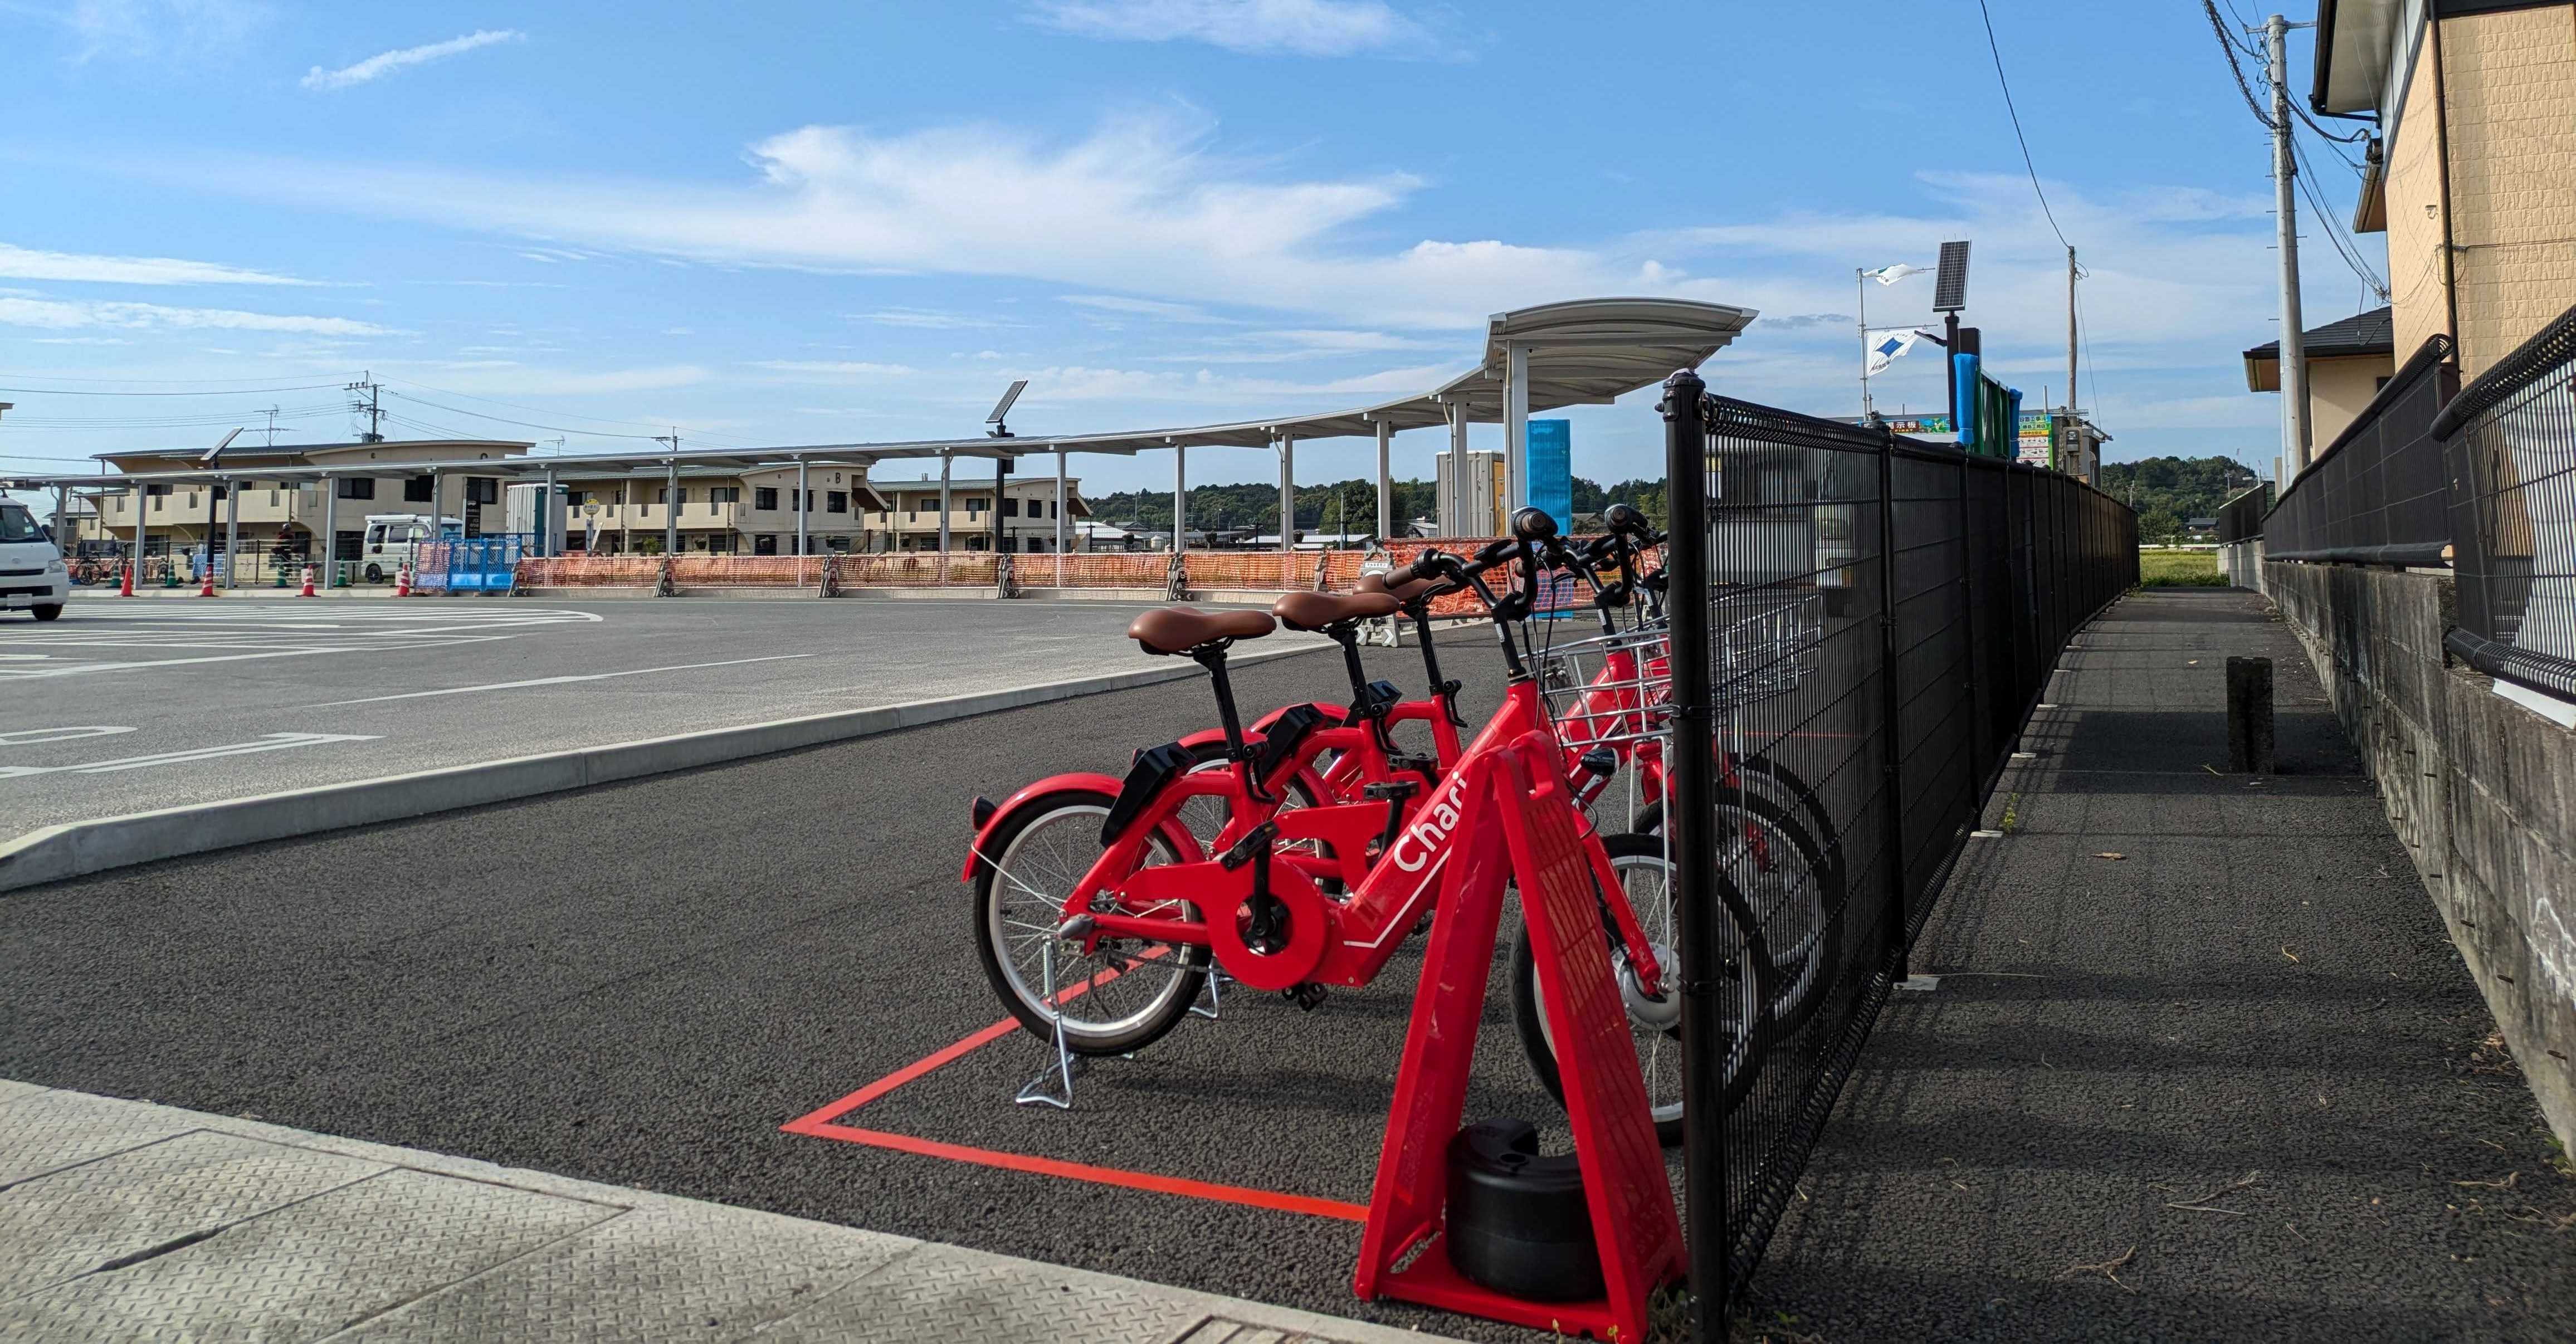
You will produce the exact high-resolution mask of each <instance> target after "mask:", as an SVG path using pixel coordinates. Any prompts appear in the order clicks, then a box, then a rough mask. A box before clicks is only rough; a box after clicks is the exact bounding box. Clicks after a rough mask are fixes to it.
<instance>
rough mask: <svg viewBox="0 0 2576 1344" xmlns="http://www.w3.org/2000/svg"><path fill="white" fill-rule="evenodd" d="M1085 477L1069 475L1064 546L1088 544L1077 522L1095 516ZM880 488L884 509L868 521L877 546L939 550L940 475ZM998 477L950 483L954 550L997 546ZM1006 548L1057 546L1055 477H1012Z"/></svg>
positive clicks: (1005, 512)
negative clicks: (1083, 487) (995, 501)
mask: <svg viewBox="0 0 2576 1344" xmlns="http://www.w3.org/2000/svg"><path fill="white" fill-rule="evenodd" d="M1081 484H1082V483H1081V481H1080V480H1079V479H1078V478H1073V477H1068V478H1066V480H1065V487H1064V488H1065V497H1064V515H1063V521H1064V534H1065V549H1066V550H1068V551H1079V550H1083V549H1085V545H1084V538H1085V536H1086V534H1085V533H1084V532H1083V531H1082V529H1081V528H1080V527H1079V526H1078V525H1077V524H1078V522H1079V520H1082V519H1087V518H1089V517H1091V505H1090V503H1089V502H1088V501H1086V500H1084V499H1083V497H1082V490H1081ZM875 485H876V490H877V493H878V494H880V495H881V496H883V497H884V501H885V502H884V505H883V507H882V509H881V510H880V511H879V512H876V513H874V514H871V515H870V516H869V519H868V525H869V526H870V527H871V528H873V529H875V530H876V531H877V532H878V533H879V534H880V535H881V536H882V537H883V538H884V540H883V542H882V544H880V545H877V546H872V547H870V548H868V549H872V550H888V551H935V550H938V549H939V479H938V478H937V477H935V476H925V477H923V478H921V479H920V480H917V481H882V480H881V481H878V482H876V483H875ZM993 499H994V495H993V478H992V477H990V476H984V477H978V478H975V479H971V480H970V479H965V478H956V479H952V480H950V481H949V483H948V502H949V511H948V544H949V547H950V548H951V549H953V550H960V551H982V550H990V549H992V545H993V523H994V518H993ZM1001 514H1002V516H1001V526H1002V549H1003V550H1005V551H1010V552H1015V553H1018V554H1024V555H1035V554H1042V553H1046V552H1051V551H1053V550H1054V549H1055V530H1056V521H1057V515H1056V498H1055V477H1053V476H1030V477H1026V478H1023V479H1019V480H1013V481H1011V482H1010V483H1009V484H1008V485H1006V486H1004V487H1003V489H1002V492H1001Z"/></svg>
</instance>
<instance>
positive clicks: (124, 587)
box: [116, 560, 134, 597]
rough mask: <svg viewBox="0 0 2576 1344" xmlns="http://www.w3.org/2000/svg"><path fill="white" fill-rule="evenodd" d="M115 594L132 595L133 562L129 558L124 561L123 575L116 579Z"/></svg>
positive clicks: (119, 595) (120, 595)
mask: <svg viewBox="0 0 2576 1344" xmlns="http://www.w3.org/2000/svg"><path fill="white" fill-rule="evenodd" d="M116 595H117V596H118V597H132V596H134V562H133V561H131V560H128V561H126V562H125V574H124V577H122V578H120V579H118V580H117V581H116Z"/></svg>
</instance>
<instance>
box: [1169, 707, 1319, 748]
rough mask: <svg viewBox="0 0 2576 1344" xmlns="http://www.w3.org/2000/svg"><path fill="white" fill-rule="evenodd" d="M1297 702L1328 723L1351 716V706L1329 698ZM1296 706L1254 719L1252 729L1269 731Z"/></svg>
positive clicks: (1282, 708)
mask: <svg viewBox="0 0 2576 1344" xmlns="http://www.w3.org/2000/svg"><path fill="white" fill-rule="evenodd" d="M1297 704H1300V705H1310V706H1312V707H1313V708H1314V710H1315V711H1316V712H1317V713H1319V714H1322V715H1323V716H1324V721H1325V722H1326V723H1340V722H1342V721H1343V720H1345V719H1347V718H1349V717H1350V716H1351V707H1350V706H1348V705H1341V704H1335V703H1333V702H1332V701H1329V700H1300V701H1298V702H1297ZM1296 707H1297V705H1281V706H1280V707H1279V708H1277V709H1274V710H1272V711H1270V712H1269V713H1267V714H1264V715H1262V716H1261V717H1260V718H1257V719H1254V720H1253V721H1252V730H1253V731H1254V732H1257V733H1267V732H1269V731H1270V725H1272V724H1274V723H1277V722H1278V721H1279V716H1280V715H1282V714H1285V713H1287V712H1288V711H1289V710H1292V709H1295V708H1296ZM1224 736H1225V734H1224V733H1222V732H1220V733H1218V734H1217V737H1218V738H1219V739H1220V740H1221V739H1223V738H1224ZM1182 740H1183V741H1187V740H1188V739H1187V738H1183V739H1182Z"/></svg>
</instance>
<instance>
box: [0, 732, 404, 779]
mask: <svg viewBox="0 0 2576 1344" xmlns="http://www.w3.org/2000/svg"><path fill="white" fill-rule="evenodd" d="M378 740H379V739H378V738H374V737H362V736H357V735H354V734H350V733H269V734H266V735H265V736H263V737H261V738H260V740H259V741H256V742H233V743H227V744H226V745H224V746H220V747H194V748H191V749H189V750H187V751H165V752H161V753H159V754H158V755H153V756H124V757H119V758H118V759H116V760H112V761H92V762H90V763H89V764H87V765H0V779H24V778H27V777H28V776H30V775H104V774H112V773H114V772H116V771H120V770H149V769H151V768H153V767H155V766H163V765H187V764H190V763H192V762H195V761H211V760H214V759H216V758H217V757H222V756H248V755H252V754H253V753H256V752H263V751H287V750H291V749H293V748H295V747H319V746H325V745H328V744H330V743H333V742H374V741H378Z"/></svg>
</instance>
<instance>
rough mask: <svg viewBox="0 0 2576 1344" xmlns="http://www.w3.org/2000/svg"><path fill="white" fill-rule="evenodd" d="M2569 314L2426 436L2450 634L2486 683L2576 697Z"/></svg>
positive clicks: (2575, 485) (2485, 377)
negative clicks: (2440, 451) (2441, 513)
mask: <svg viewBox="0 0 2576 1344" xmlns="http://www.w3.org/2000/svg"><path fill="white" fill-rule="evenodd" d="M2571 377H2576V309H2571V310H2569V311H2568V312H2567V313H2566V314H2563V315H2561V316H2560V317H2559V319H2558V320H2557V321H2556V322H2553V323H2551V324H2550V325H2549V326H2548V327H2547V328H2545V329H2543V330H2542V331H2541V332H2540V334H2539V335H2537V336H2534V337H2533V338H2532V339H2531V340H2529V341H2527V342H2525V343H2524V344H2523V345H2522V346H2521V347H2520V348H2518V349H2516V350H2515V351H2514V352H2513V353H2512V354H2511V355H2508V356H2506V357H2505V358H2504V359H2503V360H2502V361H2501V362H2499V363H2498V364H2497V365H2496V366H2495V367H2494V368H2492V369H2489V370H2487V371H2486V372H2485V373H2483V374H2481V375H2479V377H2478V378H2477V380H2476V381H2475V382H2472V383H2471V384H2469V386H2468V387H2466V388H2464V389H2462V390H2461V392H2460V395H2459V396H2458V397H2457V398H2456V399H2455V400H2453V401H2452V403H2451V405H2450V407H2449V409H2447V410H2445V411H2444V412H2443V413H2442V415H2441V417H2440V419H2439V421H2438V422H2437V423H2436V424H2435V425H2434V426H2433V432H2434V433H2435V434H2437V435H2439V436H2441V437H2442V438H2443V440H2444V449H2445V457H2446V459H2447V461H2448V465H2449V475H2450V481H2451V500H2450V527H2449V532H2450V535H2451V536H2452V538H2453V539H2454V542H2455V546H2454V556H2453V561H2452V563H2453V568H2454V572H2455V574H2456V576H2457V578H2458V582H2459V625H2458V627H2457V628H2455V629H2453V630H2452V631H2451V632H2450V635H2449V638H2448V640H2447V641H2446V642H2447V643H2448V644H2449V645H2450V647H2451V650H2452V652H2454V653H2457V654H2459V655H2460V656H2461V657H2462V658H2464V659H2466V660H2467V661H2468V662H2469V664H2470V665H2471V666H2473V667H2475V668H2477V669H2478V670H2479V671H2481V672H2484V673H2486V674H2487V675H2489V676H2493V677H2500V678H2503V679H2505V680H2508V681H2514V682H2519V683H2521V684H2523V685H2526V686H2533V687H2537V688H2540V689H2542V690H2547V691H2552V692H2555V693H2556V694H2559V695H2562V696H2576V389H2571V387H2570V379H2571Z"/></svg>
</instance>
